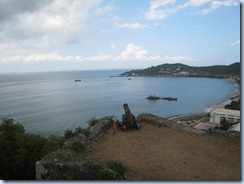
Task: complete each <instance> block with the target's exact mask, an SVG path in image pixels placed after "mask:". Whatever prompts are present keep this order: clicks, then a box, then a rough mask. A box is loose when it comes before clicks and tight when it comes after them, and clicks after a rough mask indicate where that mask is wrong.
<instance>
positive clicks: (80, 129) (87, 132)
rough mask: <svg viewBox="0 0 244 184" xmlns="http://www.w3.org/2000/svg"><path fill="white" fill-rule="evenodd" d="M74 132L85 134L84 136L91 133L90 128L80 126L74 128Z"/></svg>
mask: <svg viewBox="0 0 244 184" xmlns="http://www.w3.org/2000/svg"><path fill="white" fill-rule="evenodd" d="M75 133H76V134H77V133H82V134H85V136H86V137H88V136H89V135H90V134H91V132H90V130H88V129H85V128H81V127H78V128H76V129H75Z"/></svg>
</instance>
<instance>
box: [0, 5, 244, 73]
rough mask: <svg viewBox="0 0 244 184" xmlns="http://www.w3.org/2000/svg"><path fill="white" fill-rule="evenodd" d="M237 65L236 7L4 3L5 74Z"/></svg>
mask: <svg viewBox="0 0 244 184" xmlns="http://www.w3.org/2000/svg"><path fill="white" fill-rule="evenodd" d="M239 61H240V1H238V0H38V1H33V0H0V72H1V73H2V72H32V71H62V70H98V69H120V68H121V69H130V68H134V69H137V68H145V67H149V66H152V65H158V64H162V63H184V64H187V65H192V66H206V65H216V64H227V65H228V64H232V63H234V62H239Z"/></svg>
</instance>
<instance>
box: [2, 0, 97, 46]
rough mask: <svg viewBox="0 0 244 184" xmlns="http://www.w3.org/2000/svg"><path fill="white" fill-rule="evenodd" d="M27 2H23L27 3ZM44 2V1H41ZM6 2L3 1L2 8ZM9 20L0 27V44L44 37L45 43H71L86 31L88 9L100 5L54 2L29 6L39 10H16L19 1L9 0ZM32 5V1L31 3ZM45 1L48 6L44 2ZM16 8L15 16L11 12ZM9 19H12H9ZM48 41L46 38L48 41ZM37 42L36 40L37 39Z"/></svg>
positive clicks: (64, 0)
mask: <svg viewBox="0 0 244 184" xmlns="http://www.w3.org/2000/svg"><path fill="white" fill-rule="evenodd" d="M27 1H28V2H29V1H30V0H25V3H23V4H28V3H27ZM43 1H44V0H43ZM7 2H8V1H2V2H1V7H5V5H6V6H7V5H8V4H9V3H7ZM10 2H12V7H10V5H9V8H10V10H9V11H8V17H6V18H5V19H6V20H8V21H7V22H5V23H4V24H1V25H0V41H1V40H2V41H12V42H13V41H16V40H24V39H32V40H37V39H40V38H43V39H44V37H45V38H46V42H47V41H48V42H50V43H53V42H55V44H57V43H62V42H63V43H70V42H73V41H74V40H75V39H77V40H78V38H79V37H80V36H81V35H84V34H86V33H87V32H88V29H87V28H86V26H85V21H86V20H87V19H88V17H89V9H90V8H91V7H92V6H94V5H97V4H99V3H100V0H89V1H86V0H79V1H76V0H53V1H45V6H44V5H43V6H41V5H42V4H43V3H42V4H41V3H39V4H38V3H30V4H33V6H37V5H36V4H38V8H37V7H36V8H29V9H27V8H26V9H25V8H18V7H17V8H16V6H15V3H16V4H20V3H19V1H18V0H10ZM30 2H33V1H30ZM47 2H48V3H47ZM15 9H18V10H19V11H17V12H18V13H15V12H14V10H15ZM9 17H12V18H11V19H10V18H9ZM47 38H48V39H47ZM38 41H39V40H38Z"/></svg>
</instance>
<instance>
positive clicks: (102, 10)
mask: <svg viewBox="0 0 244 184" xmlns="http://www.w3.org/2000/svg"><path fill="white" fill-rule="evenodd" d="M113 10H114V8H113V6H111V5H109V6H105V7H102V8H97V9H96V10H95V12H94V14H95V15H101V14H105V13H110V12H112V11H113Z"/></svg>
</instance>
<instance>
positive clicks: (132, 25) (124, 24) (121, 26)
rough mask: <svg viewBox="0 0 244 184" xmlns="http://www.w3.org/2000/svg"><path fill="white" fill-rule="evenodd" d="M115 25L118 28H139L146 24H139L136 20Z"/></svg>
mask: <svg viewBox="0 0 244 184" xmlns="http://www.w3.org/2000/svg"><path fill="white" fill-rule="evenodd" d="M116 26H117V27H120V28H129V29H140V28H145V27H147V26H146V25H143V24H140V23H138V22H135V23H123V24H119V23H117V24H116Z"/></svg>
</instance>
